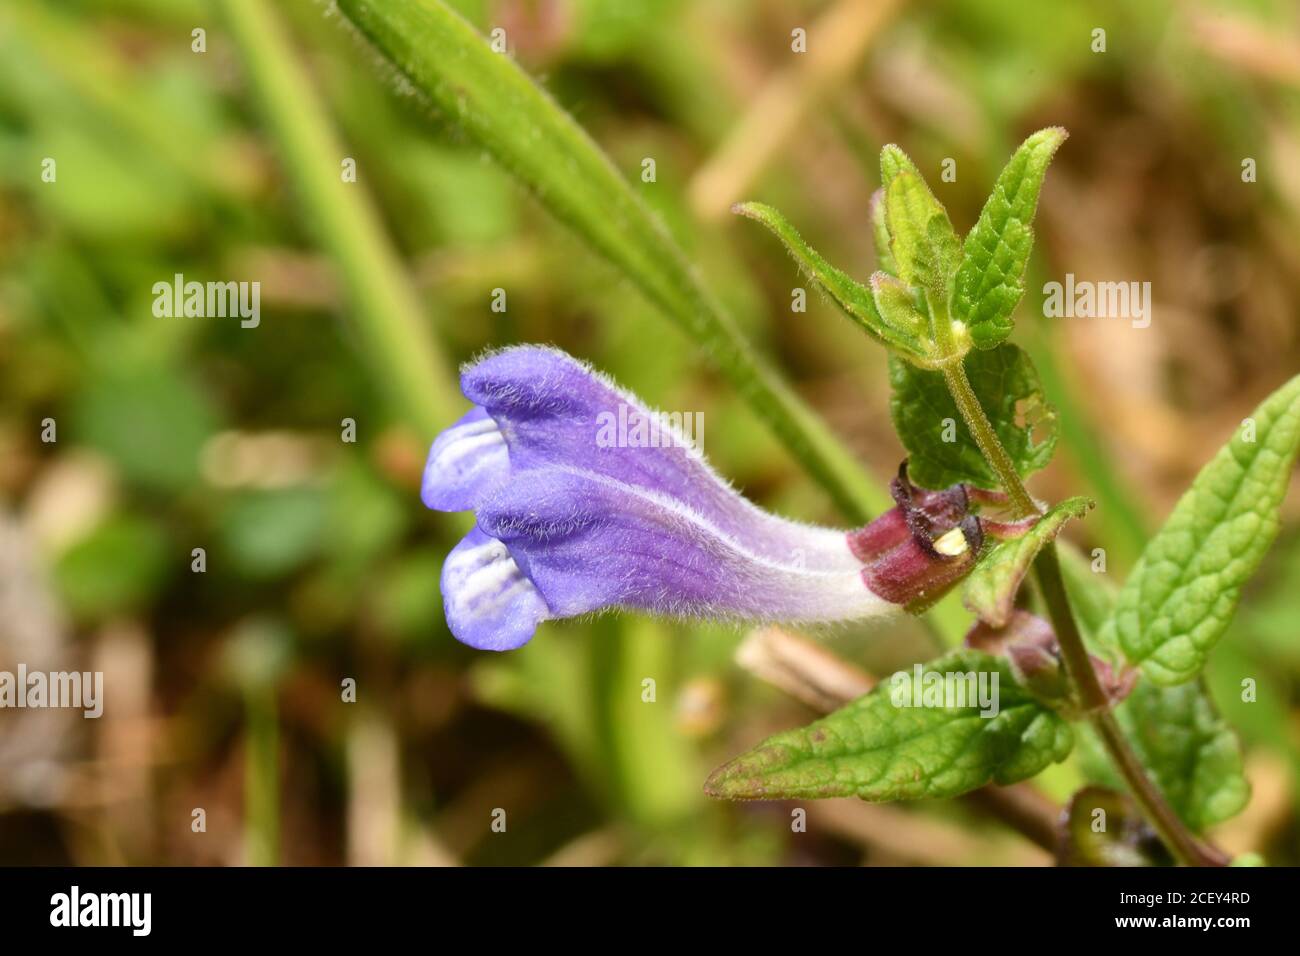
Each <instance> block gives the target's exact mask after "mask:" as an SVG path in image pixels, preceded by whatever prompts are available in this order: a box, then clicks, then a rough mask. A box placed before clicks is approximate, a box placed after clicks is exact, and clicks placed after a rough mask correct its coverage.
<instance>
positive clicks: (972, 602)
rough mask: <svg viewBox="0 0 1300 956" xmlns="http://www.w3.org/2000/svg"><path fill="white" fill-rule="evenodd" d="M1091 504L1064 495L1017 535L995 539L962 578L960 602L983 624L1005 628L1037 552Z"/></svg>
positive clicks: (1082, 514)
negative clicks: (994, 543)
mask: <svg viewBox="0 0 1300 956" xmlns="http://www.w3.org/2000/svg"><path fill="white" fill-rule="evenodd" d="M1092 507H1093V503H1092V502H1091V501H1089V500H1088V499H1087V498H1067V499H1066V500H1065V501H1062V502H1061V503H1060V504H1058V505H1056V506H1055V507H1054V508H1052V509H1051V510H1050V511H1048V512H1047V514H1045V515H1043V517H1042V518H1040V519H1039V520H1038V521H1036V522H1034V525H1033V527H1032V528H1030V529H1029V530H1028V531H1027V532H1025V533H1024V534H1023V535H1021V536H1020V537H1018V538H1012V539H1011V540H1009V541H1002V542H999V543H998V544H997V545H995V546H994V547H993V548H992V549H991V550H990V551H989V553H988V554H986V555H985V556H984V557H983V558H981V559H980V563H979V564H978V565H976V567H975V570H974V571H972V572H971V575H970V577H969V578H967V579H966V585H965V588H964V590H963V593H962V603H963V604H965V605H966V607H967V609H968V610H970V611H971V612H972V613H973V614H975V615H977V616H978V617H979V619H980V620H982V621H984V622H985V623H986V624H989V625H991V626H993V627H1005V626H1006V625H1007V622H1008V621H1009V620H1010V619H1011V612H1012V610H1013V609H1014V608H1015V599H1016V592H1017V591H1019V590H1020V583H1021V582H1022V581H1023V580H1024V579H1025V574H1026V573H1028V571H1029V566H1030V565H1031V564H1033V563H1034V558H1036V557H1037V556H1038V552H1039V551H1041V550H1042V549H1043V546H1044V545H1045V544H1047V543H1048V542H1049V541H1052V540H1054V539H1055V538H1056V536H1057V535H1058V534H1060V532H1061V528H1062V527H1064V525H1065V523H1066V522H1067V521H1069V520H1070V519H1071V518H1082V517H1083V516H1084V515H1085V514H1087V513H1088V511H1089V510H1090V509H1091V508H1092Z"/></svg>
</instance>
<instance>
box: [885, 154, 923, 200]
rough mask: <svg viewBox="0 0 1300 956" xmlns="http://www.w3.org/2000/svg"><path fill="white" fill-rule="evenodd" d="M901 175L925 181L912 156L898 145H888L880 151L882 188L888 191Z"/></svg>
mask: <svg viewBox="0 0 1300 956" xmlns="http://www.w3.org/2000/svg"><path fill="white" fill-rule="evenodd" d="M899 173H911V174H912V175H913V176H915V177H916V178H917V179H924V177H923V176H922V175H921V171H920V170H919V169H917V168H916V163H914V162H912V157H911V156H908V155H907V153H905V152H903V150H902V149H901V148H900V147H899V146H898V145H897V144H895V143H886V144H885V145H884V146H883V147H881V149H880V188H881V189H883V190H887V189H888V188H889V184H890V183H892V182H893V181H894V177H895V176H897V175H898V174H899Z"/></svg>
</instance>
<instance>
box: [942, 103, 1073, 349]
mask: <svg viewBox="0 0 1300 956" xmlns="http://www.w3.org/2000/svg"><path fill="white" fill-rule="evenodd" d="M1066 135H1067V134H1066V132H1065V130H1063V129H1061V128H1059V127H1050V128H1048V129H1042V130H1039V131H1038V132H1037V133H1034V134H1033V135H1032V136H1030V137H1029V138H1028V139H1027V140H1025V141H1024V143H1022V144H1021V146H1020V148H1019V149H1018V150H1016V152H1015V155H1013V156H1012V157H1011V161H1010V162H1009V163H1007V165H1006V168H1005V169H1003V170H1002V173H1001V175H1000V176H998V179H997V182H996V183H995V184H994V186H993V193H992V194H991V195H990V196H989V198H988V201H987V202H986V203H985V204H984V211H983V212H981V213H980V217H979V221H978V222H976V223H975V226H974V227H973V228H972V229H971V231H970V234H969V235H967V237H966V242H965V244H964V245H963V247H962V253H963V258H962V262H961V265H960V267H959V268H958V269H957V276H956V281H955V283H954V287H953V298H952V317H953V318H954V319H957V320H959V321H961V322H964V323H965V324H966V328H967V330H968V331H969V332H970V336H971V340H972V341H973V342H974V344H975V346H976V348H981V349H991V348H993V347H994V346H996V345H997V344H998V343H1000V342H1002V341H1003V340H1005V339H1006V337H1007V336H1008V335H1010V334H1011V329H1012V321H1011V314H1012V312H1014V311H1015V308H1016V304H1017V303H1019V301H1020V297H1021V296H1022V295H1023V294H1024V291H1025V267H1026V266H1027V265H1028V264H1029V252H1030V250H1031V249H1032V248H1033V245H1034V232H1033V228H1032V226H1031V223H1032V222H1033V221H1034V211H1035V209H1037V207H1038V193H1039V191H1040V190H1041V189H1042V187H1043V177H1044V176H1045V175H1046V174H1047V165H1048V163H1050V162H1051V161H1052V155H1053V154H1054V153H1055V152H1056V149H1057V147H1058V146H1060V145H1061V143H1062V142H1064V141H1065V137H1066Z"/></svg>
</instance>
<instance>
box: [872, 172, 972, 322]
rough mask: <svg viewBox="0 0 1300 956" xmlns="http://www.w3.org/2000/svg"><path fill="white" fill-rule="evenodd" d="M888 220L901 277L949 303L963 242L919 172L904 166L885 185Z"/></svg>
mask: <svg viewBox="0 0 1300 956" xmlns="http://www.w3.org/2000/svg"><path fill="white" fill-rule="evenodd" d="M885 223H886V226H887V228H888V230H889V249H890V252H892V253H893V257H894V262H895V264H896V265H897V268H898V277H899V278H900V279H902V280H903V282H905V283H906V284H908V285H910V286H918V287H920V288H922V289H924V290H925V292H926V294H927V296H928V297H929V299H930V301H931V303H932V305H933V304H934V303H937V302H942V303H944V304H945V305H946V303H947V301H948V289H949V280H950V279H951V277H952V273H953V269H954V268H955V267H956V264H957V257H958V255H959V254H960V252H961V243H960V242H959V241H958V239H957V234H956V233H955V232H953V228H952V223H951V222H949V221H948V213H947V212H945V211H944V208H943V205H942V204H941V203H940V202H939V200H937V199H935V198H934V193H932V192H930V187H929V186H927V185H926V184H925V180H924V179H922V178H921V176H920V174H919V173H915V172H911V171H907V170H904V171H902V172H899V173H898V174H897V175H896V176H894V178H893V179H892V180H890V182H889V183H888V185H886V186H885Z"/></svg>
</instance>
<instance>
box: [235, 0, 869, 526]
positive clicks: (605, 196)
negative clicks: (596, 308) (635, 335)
mask: <svg viewBox="0 0 1300 956" xmlns="http://www.w3.org/2000/svg"><path fill="white" fill-rule="evenodd" d="M232 2H233V0H232ZM337 7H338V9H339V11H340V12H341V13H342V14H343V16H344V17H346V18H347V20H348V21H349V22H351V23H352V24H353V25H354V26H355V27H356V28H357V30H358V31H359V32H360V33H361V34H362V35H363V36H364V37H365V38H366V39H367V40H369V41H370V43H371V44H372V45H373V46H374V47H375V48H376V49H377V50H378V51H379V52H380V53H381V54H383V55H384V56H385V57H386V58H387V59H388V60H389V61H391V63H392V64H394V65H395V67H396V69H397V70H398V71H399V73H400V75H401V76H402V77H404V78H405V80H406V81H407V82H409V84H410V85H411V86H412V87H413V88H414V89H416V90H418V91H420V92H421V93H423V94H424V95H425V96H426V97H427V98H428V99H429V100H430V101H431V102H432V103H433V105H435V106H436V107H438V108H439V109H440V110H441V111H442V112H443V113H445V114H446V115H447V116H448V117H450V118H452V119H454V120H456V121H457V122H458V123H459V124H460V126H461V127H462V128H463V129H464V130H465V131H466V132H467V133H468V134H469V135H470V136H471V137H472V138H473V139H475V140H476V141H477V142H478V143H479V144H480V145H482V146H483V147H484V148H485V149H486V150H487V151H488V152H489V153H491V154H492V155H493V156H494V157H495V158H496V159H497V161H498V162H500V163H501V164H502V165H503V166H505V167H506V168H507V169H508V170H509V171H510V172H511V173H512V174H513V175H514V176H515V177H517V178H518V179H519V180H520V181H521V182H523V183H524V184H526V185H527V186H528V187H529V188H530V189H531V190H532V191H533V192H534V193H535V195H536V196H537V198H538V200H539V201H540V202H541V203H542V205H544V206H545V207H546V208H547V209H548V210H549V211H550V212H551V213H552V214H553V215H554V216H555V217H556V218H558V219H559V220H560V221H561V222H563V223H565V224H566V225H568V226H569V227H570V228H572V229H573V230H574V231H575V232H576V233H577V234H578V235H579V236H581V237H582V238H583V239H584V240H585V241H586V242H588V243H589V244H590V245H591V246H592V247H593V248H594V249H595V250H596V251H597V252H598V253H600V254H601V255H602V256H604V257H605V258H607V259H608V260H609V261H610V262H612V263H613V264H614V266H616V267H617V268H618V269H619V270H620V271H621V272H622V273H623V274H624V275H625V276H627V278H628V279H629V280H631V282H632V283H633V284H634V285H635V286H636V287H637V288H638V289H639V290H640V291H641V292H642V294H644V295H645V296H646V297H647V299H649V301H651V302H652V303H654V304H655V305H656V306H657V307H658V308H659V309H661V310H662V311H663V312H664V313H666V314H667V315H668V316H669V317H671V318H672V319H674V320H675V321H676V322H677V323H678V324H679V325H681V326H682V328H683V329H684V330H685V331H686V333H687V334H688V335H690V336H691V337H692V339H693V340H694V341H696V342H697V343H698V344H699V346H700V347H701V348H702V350H703V351H704V352H705V353H706V354H707V355H708V356H709V357H710V358H711V359H712V361H713V362H714V363H715V364H716V365H717V367H718V368H719V369H721V371H722V372H723V373H724V374H725V375H726V376H727V377H728V378H729V379H730V381H731V382H732V384H733V385H734V386H735V387H736V388H737V390H738V391H739V392H740V393H741V394H742V395H744V396H745V398H746V399H747V400H748V401H749V403H750V404H751V406H752V407H753V408H754V409H755V411H756V412H757V413H758V414H759V416H761V418H762V419H763V420H764V421H765V422H767V424H768V425H769V427H771V428H772V430H773V432H774V433H775V434H776V435H777V436H778V437H779V438H780V439H781V440H782V442H783V444H784V445H785V446H786V448H788V449H789V451H790V453H791V454H792V455H793V456H794V457H795V459H796V460H798V461H799V462H800V463H801V464H803V466H804V467H805V468H806V469H807V470H808V471H809V473H810V474H811V475H812V476H813V477H814V478H815V479H816V480H817V481H818V482H819V483H820V484H821V485H822V486H823V487H824V488H825V489H826V490H827V492H829V493H830V495H831V496H832V497H833V498H834V500H835V502H836V504H837V505H838V506H839V507H840V508H841V509H842V510H843V511H844V512H845V514H846V515H847V516H849V517H850V518H852V519H853V520H855V521H865V520H866V519H867V518H868V517H870V516H871V515H872V514H874V513H876V512H879V511H882V510H884V509H886V508H888V507H890V505H891V504H892V503H891V502H890V501H889V499H888V496H887V495H886V494H885V490H884V487H883V486H877V485H876V483H875V482H872V481H871V480H869V479H868V478H867V476H866V475H865V474H864V473H863V471H862V470H861V469H860V467H859V466H858V464H857V462H856V461H854V459H853V456H852V455H851V454H850V453H849V452H848V451H847V450H846V449H845V448H844V446H843V445H841V444H840V442H839V441H838V440H837V439H836V438H835V436H834V435H833V434H832V433H831V432H830V431H829V429H828V428H827V427H826V425H825V423H823V422H822V421H821V419H819V418H818V417H817V416H816V415H815V414H814V413H813V412H812V410H811V409H809V408H808V407H807V406H806V405H805V404H804V403H803V402H802V401H801V400H800V399H799V398H798V397H797V396H796V395H795V394H794V392H793V391H791V389H790V388H789V387H788V386H787V385H786V384H785V383H784V382H783V381H782V380H781V379H780V378H779V377H778V376H777V375H776V374H775V373H774V372H773V370H772V369H771V368H770V367H769V366H768V365H767V364H766V363H765V362H763V361H762V360H760V359H759V357H758V356H757V355H756V354H755V353H754V351H753V349H752V348H751V347H750V346H749V345H748V343H747V342H746V341H745V340H744V338H743V337H742V335H741V333H740V331H739V329H738V328H737V327H736V325H735V323H734V321H733V320H732V318H731V316H729V315H728V314H727V313H726V312H724V311H723V309H722V307H721V306H720V305H719V304H718V302H717V301H716V300H715V299H714V297H713V296H712V295H711V294H710V293H709V292H708V291H707V290H706V289H705V288H704V286H703V285H702V284H701V283H700V281H699V280H698V279H697V278H696V276H695V274H694V272H693V271H692V268H691V265H690V263H689V262H688V261H687V259H686V256H685V255H684V254H683V252H682V251H681V249H680V248H679V247H678V245H677V244H676V243H675V242H674V240H673V239H672V238H671V237H670V236H669V234H668V232H667V230H666V229H665V228H664V226H663V225H662V223H661V222H660V221H659V220H658V218H656V217H655V216H654V215H652V214H651V213H650V211H649V210H648V209H647V208H646V207H645V205H644V204H642V202H641V201H640V200H639V199H638V198H637V196H636V194H635V193H634V192H633V191H632V189H631V187H630V186H629V185H628V183H627V181H626V180H625V179H624V178H623V176H622V175H621V174H620V173H619V171H618V170H617V169H616V168H615V167H614V165H613V164H612V163H611V162H610V160H609V158H608V157H607V156H606V155H605V154H604V153H603V152H602V151H601V150H600V148H599V147H598V146H597V145H596V144H595V143H594V142H593V141H592V139H591V138H590V137H589V136H588V135H587V134H586V132H585V131H584V130H583V129H582V128H581V127H580V126H579V125H578V124H577V123H576V122H575V121H574V120H573V119H572V117H570V116H569V115H568V114H567V113H566V112H564V110H563V109H561V108H560V106H559V105H558V104H556V103H555V101H554V100H553V99H551V97H550V96H549V95H548V94H547V93H546V92H545V91H544V90H543V89H542V88H541V87H539V86H538V85H537V84H536V83H535V82H533V80H532V79H531V78H530V77H529V76H528V75H527V74H526V73H524V71H523V70H522V69H520V68H519V67H518V66H517V65H516V64H515V62H514V61H513V60H512V59H510V58H509V57H508V56H506V55H502V54H499V53H495V52H493V51H492V49H491V47H490V46H489V45H488V42H487V41H486V40H485V39H484V38H483V37H481V36H479V35H478V33H477V32H476V31H475V30H474V28H473V27H472V26H471V25H470V24H469V23H467V22H466V21H465V20H464V19H462V18H461V16H460V15H459V14H457V13H455V12H454V11H453V10H451V9H450V8H449V7H447V6H446V5H445V4H443V3H441V2H436V0H384V2H382V3H380V2H375V0H339V2H338V4H337Z"/></svg>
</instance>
